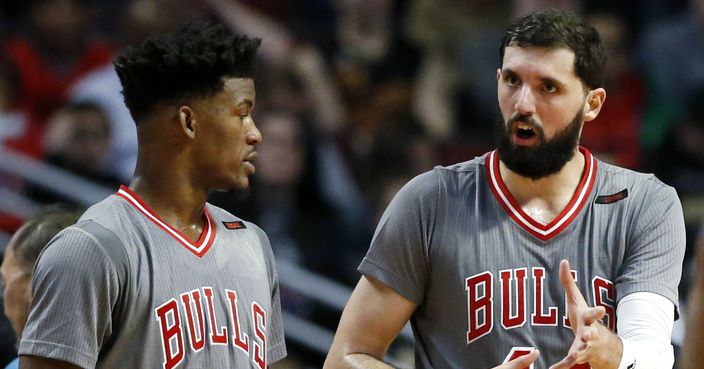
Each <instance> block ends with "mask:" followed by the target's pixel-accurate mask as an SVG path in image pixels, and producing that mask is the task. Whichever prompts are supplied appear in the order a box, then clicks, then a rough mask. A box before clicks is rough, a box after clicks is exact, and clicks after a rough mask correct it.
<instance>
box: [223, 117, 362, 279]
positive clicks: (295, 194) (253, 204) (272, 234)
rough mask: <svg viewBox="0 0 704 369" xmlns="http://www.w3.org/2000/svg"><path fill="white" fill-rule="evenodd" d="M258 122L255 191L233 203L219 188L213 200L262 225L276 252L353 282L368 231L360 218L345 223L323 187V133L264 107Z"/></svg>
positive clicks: (323, 272) (332, 276) (303, 264)
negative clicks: (364, 231) (259, 138)
mask: <svg viewBox="0 0 704 369" xmlns="http://www.w3.org/2000/svg"><path fill="white" fill-rule="evenodd" d="M256 122H257V126H258V127H259V130H260V131H261V133H262V137H263V140H262V143H261V144H260V145H259V146H258V153H259V155H258V158H257V173H256V175H255V177H254V181H253V183H254V185H253V186H252V193H251V195H250V196H249V197H248V198H247V199H245V200H244V201H243V202H240V203H233V201H232V199H230V198H228V196H227V195H224V194H218V193H215V194H213V196H212V198H211V201H214V202H215V204H217V205H220V206H223V207H225V209H232V210H233V211H236V212H237V213H238V214H242V217H243V218H245V219H248V220H252V221H254V222H256V223H257V224H259V225H260V227H261V228H262V229H264V230H266V232H267V235H268V236H269V238H270V240H271V245H272V248H273V250H274V253H275V254H276V255H277V257H281V258H286V259H287V260H289V261H291V262H295V263H298V264H300V265H302V266H304V267H306V268H308V269H310V270H312V271H315V272H317V273H320V274H323V275H326V276H328V277H331V278H334V279H336V280H338V281H341V282H345V283H348V284H351V283H352V282H353V281H354V279H356V266H357V263H358V262H359V261H360V260H361V257H362V253H363V248H364V246H365V245H364V244H363V243H362V242H359V241H358V242H356V243H355V242H354V240H355V237H360V236H366V235H360V232H359V229H360V228H362V227H361V224H360V222H357V223H352V224H347V223H345V221H344V218H343V217H341V213H340V212H339V211H338V209H339V208H338V207H337V205H336V204H335V203H334V201H332V200H331V199H330V198H328V197H327V196H326V195H325V191H323V189H322V187H323V186H324V178H325V175H324V174H323V171H324V170H325V169H324V167H323V166H321V165H320V164H321V155H322V154H321V147H322V146H321V143H320V141H319V140H320V137H319V136H318V135H316V134H315V133H314V132H313V131H312V130H311V126H310V125H309V124H307V123H305V120H304V119H303V118H302V117H301V116H299V115H296V114H292V113H290V112H286V111H267V112H264V113H262V114H260V115H259V116H257V119H256ZM355 246H358V247H355Z"/></svg>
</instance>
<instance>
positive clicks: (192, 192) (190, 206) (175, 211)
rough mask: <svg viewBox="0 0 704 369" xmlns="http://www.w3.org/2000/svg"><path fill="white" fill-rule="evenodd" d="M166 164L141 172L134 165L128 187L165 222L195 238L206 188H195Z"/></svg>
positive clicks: (140, 167) (198, 229) (199, 228)
mask: <svg viewBox="0 0 704 369" xmlns="http://www.w3.org/2000/svg"><path fill="white" fill-rule="evenodd" d="M169 167H170V166H169V165H163V166H162V167H161V168H159V169H154V170H152V171H145V170H144V169H143V167H142V166H139V165H138V167H137V170H136V171H135V176H134V177H132V180H131V181H130V185H129V187H130V189H131V190H132V191H133V192H134V193H136V194H137V196H139V197H140V198H141V199H142V200H143V201H144V202H145V203H147V205H149V207H150V208H151V209H152V210H153V211H154V212H156V213H157V215H158V216H159V217H160V218H161V219H163V220H164V221H165V222H166V223H168V224H169V225H171V226H172V227H174V228H176V229H178V230H181V231H183V232H184V233H185V234H186V235H187V236H189V238H191V239H197V238H198V236H200V230H202V228H203V226H204V224H205V220H204V218H203V209H204V207H205V201H206V198H207V191H205V190H203V189H200V188H196V187H195V186H193V185H192V182H191V181H190V180H189V179H188V178H185V177H186V176H185V175H183V174H182V172H179V171H177V170H169ZM194 236H195V237H194Z"/></svg>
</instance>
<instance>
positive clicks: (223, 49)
mask: <svg viewBox="0 0 704 369" xmlns="http://www.w3.org/2000/svg"><path fill="white" fill-rule="evenodd" d="M260 43H261V39H258V38H249V37H247V36H244V35H240V36H238V35H234V34H232V33H231V32H229V31H228V30H227V29H226V28H225V27H224V26H222V25H220V24H212V23H187V24H185V25H184V26H181V27H180V28H178V29H176V30H174V31H172V32H169V33H164V34H157V35H153V36H150V37H149V38H147V39H146V40H144V42H142V43H141V44H139V45H137V46H132V47H129V48H127V49H126V50H125V52H124V53H122V55H120V56H118V57H117V58H116V59H115V62H114V64H115V70H116V71H117V75H118V76H119V77H120V81H121V82H122V94H123V96H124V99H125V105H127V108H129V110H130V113H131V114H132V117H133V118H134V120H135V122H137V124H138V125H139V122H140V121H141V120H143V119H144V118H146V117H147V116H148V115H149V114H150V113H152V110H153V109H154V108H155V106H156V105H157V104H160V103H179V102H180V100H182V99H188V98H202V97H208V96H212V95H215V94H217V93H218V92H220V91H222V89H223V87H224V78H226V77H228V78H253V77H254V67H255V62H256V53H257V48H258V47H259V44H260Z"/></svg>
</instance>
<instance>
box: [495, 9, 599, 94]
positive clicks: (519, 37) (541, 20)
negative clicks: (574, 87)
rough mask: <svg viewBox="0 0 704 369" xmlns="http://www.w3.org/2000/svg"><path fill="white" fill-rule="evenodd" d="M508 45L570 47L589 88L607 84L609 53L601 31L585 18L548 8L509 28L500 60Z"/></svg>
mask: <svg viewBox="0 0 704 369" xmlns="http://www.w3.org/2000/svg"><path fill="white" fill-rule="evenodd" d="M507 46H519V47H526V46H542V47H548V48H567V49H569V50H571V51H572V52H573V53H574V56H575V59H574V71H575V73H576V74H577V77H579V79H581V80H582V82H583V83H584V85H586V86H587V87H588V88H589V89H594V88H598V87H602V86H603V85H604V72H605V67H606V54H605V52H604V46H603V45H602V43H601V37H599V32H597V31H596V29H594V27H592V26H591V25H590V24H589V23H587V21H586V20H584V19H583V18H582V17H580V16H578V15H576V14H573V13H570V12H566V11H564V10H559V9H552V8H547V9H543V10H539V11H537V12H534V13H531V14H528V15H526V16H523V17H521V18H519V19H517V20H516V21H515V22H513V23H512V24H511V25H509V26H508V27H507V28H506V33H504V38H503V41H502V42H501V48H500V50H499V55H500V58H501V59H500V60H499V62H500V63H501V65H503V61H504V51H505V49H506V47H507Z"/></svg>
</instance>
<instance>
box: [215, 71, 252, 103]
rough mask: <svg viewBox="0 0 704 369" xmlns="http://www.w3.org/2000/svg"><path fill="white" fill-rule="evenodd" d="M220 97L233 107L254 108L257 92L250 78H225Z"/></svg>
mask: <svg viewBox="0 0 704 369" xmlns="http://www.w3.org/2000/svg"><path fill="white" fill-rule="evenodd" d="M223 81H224V85H223V90H222V93H221V94H220V96H221V97H222V98H224V99H226V100H228V101H229V102H231V103H234V104H235V105H240V104H246V105H249V106H250V107H254V105H255V104H256V99H257V91H256V88H255V85H254V80H253V79H252V78H239V77H225V78H224V79H223Z"/></svg>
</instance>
